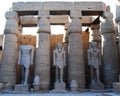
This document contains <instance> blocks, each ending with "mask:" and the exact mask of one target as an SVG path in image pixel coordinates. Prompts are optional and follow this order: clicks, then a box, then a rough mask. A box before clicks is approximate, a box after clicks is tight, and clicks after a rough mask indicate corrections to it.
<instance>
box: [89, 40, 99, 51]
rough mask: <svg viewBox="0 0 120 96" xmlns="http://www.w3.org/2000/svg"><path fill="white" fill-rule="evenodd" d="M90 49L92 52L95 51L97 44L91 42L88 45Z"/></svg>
mask: <svg viewBox="0 0 120 96" xmlns="http://www.w3.org/2000/svg"><path fill="white" fill-rule="evenodd" d="M90 48H92V49H93V50H94V49H96V48H97V42H95V41H92V42H91V43H90Z"/></svg>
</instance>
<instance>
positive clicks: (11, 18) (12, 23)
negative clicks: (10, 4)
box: [4, 12, 19, 35]
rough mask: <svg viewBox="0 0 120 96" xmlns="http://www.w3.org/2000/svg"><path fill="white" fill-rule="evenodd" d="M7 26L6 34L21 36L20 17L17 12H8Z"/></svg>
mask: <svg viewBox="0 0 120 96" xmlns="http://www.w3.org/2000/svg"><path fill="white" fill-rule="evenodd" d="M6 19H7V21H6V25H5V29H4V34H15V35H18V34H19V26H18V21H19V19H18V15H17V13H16V12H6Z"/></svg>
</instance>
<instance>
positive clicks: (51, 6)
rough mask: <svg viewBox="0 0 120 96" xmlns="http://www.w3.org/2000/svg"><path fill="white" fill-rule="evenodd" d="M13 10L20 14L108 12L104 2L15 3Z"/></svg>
mask: <svg viewBox="0 0 120 96" xmlns="http://www.w3.org/2000/svg"><path fill="white" fill-rule="evenodd" d="M13 10H14V11H18V12H20V11H21V12H22V11H26V12H27V11H29V12H30V11H32V12H33V11H37V10H51V11H53V10H64V11H68V10H84V11H106V6H105V4H104V3H103V2H74V3H72V2H17V3H13ZM22 14H25V13H22Z"/></svg>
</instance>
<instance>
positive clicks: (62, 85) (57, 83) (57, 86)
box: [54, 82, 66, 90]
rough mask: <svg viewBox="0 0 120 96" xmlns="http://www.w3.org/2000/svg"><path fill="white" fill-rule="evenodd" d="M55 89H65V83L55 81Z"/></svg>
mask: <svg viewBox="0 0 120 96" xmlns="http://www.w3.org/2000/svg"><path fill="white" fill-rule="evenodd" d="M54 87H55V90H65V87H66V84H65V83H64V82H55V85H54Z"/></svg>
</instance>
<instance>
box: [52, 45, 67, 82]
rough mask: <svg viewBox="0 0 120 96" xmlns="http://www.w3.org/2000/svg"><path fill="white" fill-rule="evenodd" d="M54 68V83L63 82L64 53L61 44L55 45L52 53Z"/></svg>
mask: <svg viewBox="0 0 120 96" xmlns="http://www.w3.org/2000/svg"><path fill="white" fill-rule="evenodd" d="M53 55H54V64H53V65H54V66H56V82H63V69H64V66H66V61H65V60H66V58H65V51H64V48H63V45H62V44H61V43H57V45H56V49H55V50H54V51H53Z"/></svg>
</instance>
